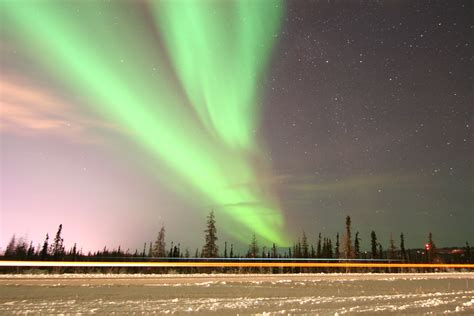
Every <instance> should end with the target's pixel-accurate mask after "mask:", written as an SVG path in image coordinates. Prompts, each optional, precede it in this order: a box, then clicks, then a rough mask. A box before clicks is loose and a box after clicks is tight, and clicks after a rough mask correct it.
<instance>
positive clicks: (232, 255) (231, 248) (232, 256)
mask: <svg viewBox="0 0 474 316" xmlns="http://www.w3.org/2000/svg"><path fill="white" fill-rule="evenodd" d="M229 256H230V257H231V258H234V245H233V244H230V254H229Z"/></svg>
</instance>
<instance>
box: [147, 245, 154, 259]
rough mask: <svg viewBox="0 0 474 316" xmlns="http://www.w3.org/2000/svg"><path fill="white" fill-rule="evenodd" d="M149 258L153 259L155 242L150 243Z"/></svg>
mask: <svg viewBox="0 0 474 316" xmlns="http://www.w3.org/2000/svg"><path fill="white" fill-rule="evenodd" d="M147 256H148V257H153V241H150V242H149V247H148V255H147Z"/></svg>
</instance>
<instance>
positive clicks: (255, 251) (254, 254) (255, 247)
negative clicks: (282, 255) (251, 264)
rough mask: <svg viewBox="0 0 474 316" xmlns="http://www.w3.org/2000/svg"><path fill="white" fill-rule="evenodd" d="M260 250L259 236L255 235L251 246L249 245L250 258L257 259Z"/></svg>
mask: <svg viewBox="0 0 474 316" xmlns="http://www.w3.org/2000/svg"><path fill="white" fill-rule="evenodd" d="M258 250H259V248H258V242H257V236H256V235H255V234H253V236H252V241H251V242H250V245H249V251H248V257H249V258H257V256H258Z"/></svg>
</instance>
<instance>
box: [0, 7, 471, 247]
mask: <svg viewBox="0 0 474 316" xmlns="http://www.w3.org/2000/svg"><path fill="white" fill-rule="evenodd" d="M18 3H19V4H18ZM194 3H195V4H194V8H193V9H192V10H189V12H188V13H187V14H189V16H186V13H183V12H187V10H184V9H183V6H187V5H189V3H186V2H174V3H173V2H157V3H148V2H144V3H142V2H118V3H115V4H113V3H112V4H111V3H107V4H105V3H102V2H98V1H97V2H96V1H92V2H83V3H82V4H81V3H80V2H69V3H68V4H65V3H64V2H63V3H60V2H54V1H46V2H41V3H40V4H38V3H36V4H35V5H33V4H32V2H25V1H19V2H17V4H16V5H12V2H8V1H5V2H2V3H1V4H0V9H1V13H0V20H1V21H2V22H0V26H1V29H0V34H1V38H0V44H1V45H0V47H1V48H0V54H1V59H0V67H1V68H0V69H1V74H0V75H1V77H0V78H1V82H0V89H1V97H0V104H1V113H0V122H1V130H0V132H1V134H0V135H1V155H0V158H1V191H0V193H1V196H0V197H1V211H0V238H1V239H0V247H2V248H3V247H5V245H6V244H7V242H8V240H9V239H10V237H11V236H12V235H13V234H14V233H16V234H17V236H25V238H27V239H32V240H33V241H34V243H35V244H37V243H40V242H42V240H43V238H44V235H45V234H46V233H47V232H49V233H50V235H51V234H54V232H55V231H56V229H57V227H58V225H59V224H60V223H62V224H63V226H64V238H65V242H66V245H72V243H73V242H77V243H78V244H79V245H81V246H82V247H83V248H84V249H85V250H89V249H99V248H102V247H103V246H104V245H107V246H108V247H110V248H112V247H117V246H118V245H121V246H122V248H123V249H126V248H130V249H135V248H139V249H141V247H142V245H143V242H149V241H152V240H154V239H155V238H156V234H157V232H158V229H159V228H160V226H161V225H162V224H164V225H165V226H166V228H167V240H168V242H170V241H171V240H173V241H175V242H181V244H184V245H186V246H189V247H190V249H195V248H196V247H201V246H202V244H203V241H204V239H203V230H204V228H205V227H204V226H205V216H206V215H207V213H208V212H209V211H210V210H211V209H213V210H214V211H215V213H216V219H217V229H218V236H219V241H220V243H222V244H223V242H224V241H226V240H227V241H229V242H232V243H234V244H236V245H237V247H239V245H240V247H243V245H246V244H247V243H248V242H249V241H250V239H251V236H252V234H253V233H255V234H256V235H257V237H258V238H259V239H260V240H261V241H262V242H263V243H264V244H266V245H270V244H269V243H270V241H276V242H277V243H278V244H279V245H281V246H288V244H289V243H290V242H292V241H294V240H296V239H297V237H298V236H300V235H301V233H302V231H305V232H306V234H307V235H308V236H309V238H310V241H311V242H313V243H314V242H315V241H316V237H317V234H318V233H319V232H321V233H322V234H323V235H325V236H328V237H331V238H333V239H334V238H335V235H336V233H337V232H339V233H341V234H342V233H343V230H344V221H345V217H346V216H347V215H350V216H351V217H352V222H353V230H354V232H355V231H359V232H360V235H361V239H362V241H361V242H362V248H363V249H368V248H369V240H370V231H371V230H375V231H376V233H377V236H378V238H379V239H380V240H381V242H382V244H383V245H384V248H386V247H387V245H388V240H389V238H390V235H391V234H392V235H393V237H394V239H396V240H397V242H398V236H399V235H400V233H401V232H403V233H404V234H405V241H406V245H407V246H408V247H422V245H423V244H424V243H425V241H426V240H427V236H428V232H432V233H433V236H434V241H435V243H436V245H437V246H454V245H458V246H462V245H464V243H465V242H466V241H469V242H470V243H471V244H472V242H474V240H473V230H472V223H474V215H473V214H474V212H473V211H474V194H473V193H474V192H473V191H474V173H473V172H474V170H473V162H472V161H473V158H474V155H473V154H474V152H473V144H472V141H473V139H472V128H473V124H474V122H473V110H472V104H473V93H472V69H473V67H472V45H473V43H472V32H473V28H474V26H473V24H472V2H471V1H437V2H431V1H430V2H429V1H384V2H368V3H365V2H362V3H357V2H355V1H336V2H333V1H288V2H283V3H280V2H279V1H261V2H258V3H257V2H253V3H251V2H245V1H236V2H231V1H226V2H217V1H201V2H194ZM196 3H198V5H197V7H198V8H196ZM237 8H238V9H237ZM236 12H238V14H237V13H236ZM236 16H237V17H236ZM193 18H196V20H193ZM22 21H23V22H24V21H28V23H23V22H22ZM187 21H190V22H189V23H187ZM196 21H197V22H196ZM193 22H194V24H193ZM196 25H197V26H196ZM58 26H60V27H58ZM242 249H243V248H242Z"/></svg>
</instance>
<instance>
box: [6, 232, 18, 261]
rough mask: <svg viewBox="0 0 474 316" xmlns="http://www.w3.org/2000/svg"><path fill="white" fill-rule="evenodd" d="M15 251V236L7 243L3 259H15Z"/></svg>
mask: <svg viewBox="0 0 474 316" xmlns="http://www.w3.org/2000/svg"><path fill="white" fill-rule="evenodd" d="M15 250H16V236H15V235H13V236H12V238H10V241H9V242H8V245H7V248H6V249H5V253H4V256H5V258H15V255H16V253H15Z"/></svg>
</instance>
